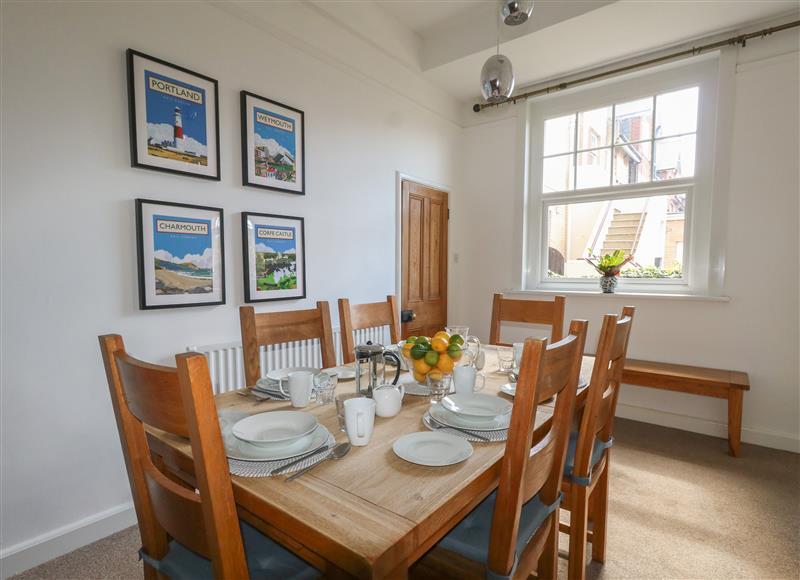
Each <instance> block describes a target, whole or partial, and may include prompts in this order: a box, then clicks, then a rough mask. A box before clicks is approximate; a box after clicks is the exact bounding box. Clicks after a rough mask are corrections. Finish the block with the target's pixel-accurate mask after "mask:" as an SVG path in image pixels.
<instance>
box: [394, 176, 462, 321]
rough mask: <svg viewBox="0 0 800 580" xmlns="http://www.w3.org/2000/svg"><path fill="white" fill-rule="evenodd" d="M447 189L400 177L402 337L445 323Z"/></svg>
mask: <svg viewBox="0 0 800 580" xmlns="http://www.w3.org/2000/svg"><path fill="white" fill-rule="evenodd" d="M449 217H450V210H449V209H448V206H447V192H446V191H440V190H438V189H433V188H431V187H427V186H424V185H420V184H419V183H414V182H413V181H403V230H402V236H403V251H402V276H403V295H402V301H401V310H402V311H403V316H402V317H401V320H402V321H403V323H402V329H401V330H402V334H403V337H407V336H412V335H414V336H417V335H427V336H433V334H435V333H436V332H437V331H439V330H443V329H444V327H445V324H447V222H448V219H449Z"/></svg>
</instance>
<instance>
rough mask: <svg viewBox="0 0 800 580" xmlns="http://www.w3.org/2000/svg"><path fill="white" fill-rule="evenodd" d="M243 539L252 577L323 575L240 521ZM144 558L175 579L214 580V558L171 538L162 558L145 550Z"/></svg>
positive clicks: (285, 578) (299, 579) (298, 578)
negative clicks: (156, 558)
mask: <svg viewBox="0 0 800 580" xmlns="http://www.w3.org/2000/svg"><path fill="white" fill-rule="evenodd" d="M240 527H241V530H242V541H243V542H244V552H245V557H246V558H247V567H248V569H249V571H250V578H263V579H265V580H266V579H275V578H280V579H281V580H289V579H295V580H306V579H311V578H319V577H320V576H321V574H320V573H319V572H318V571H317V570H316V569H315V568H313V567H311V566H309V565H308V564H306V563H305V562H304V561H303V560H301V559H300V558H298V557H297V556H295V555H294V554H292V553H291V552H289V551H288V550H286V549H284V548H283V547H282V546H280V545H279V544H277V543H275V542H274V541H272V540H271V539H270V538H268V537H267V536H265V535H264V534H262V533H261V532H259V531H258V530H257V529H255V528H254V527H253V526H251V525H249V524H246V523H244V522H240ZM142 557H143V558H144V560H145V561H146V562H147V563H149V564H150V565H151V566H153V567H154V568H155V569H156V570H158V571H159V572H161V573H162V574H164V575H166V576H168V577H169V578H170V579H172V580H205V579H208V580H213V578H214V574H213V571H212V569H211V560H208V559H207V558H204V557H202V556H200V555H199V554H197V553H196V552H193V551H192V550H190V549H188V548H187V547H186V546H184V545H183V544H181V543H180V542H176V541H175V540H172V541H171V542H170V543H169V552H167V555H166V556H164V557H163V558H162V559H161V560H155V559H154V558H151V557H149V556H147V555H146V554H144V553H142Z"/></svg>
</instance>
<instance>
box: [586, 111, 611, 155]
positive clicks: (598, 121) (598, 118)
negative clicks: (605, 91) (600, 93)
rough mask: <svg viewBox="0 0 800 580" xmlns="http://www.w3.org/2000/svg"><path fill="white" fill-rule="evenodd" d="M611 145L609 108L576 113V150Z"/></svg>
mask: <svg viewBox="0 0 800 580" xmlns="http://www.w3.org/2000/svg"><path fill="white" fill-rule="evenodd" d="M610 144H611V107H603V108H602V109H594V110H593V111H584V112H583V113H578V149H579V150H580V149H592V148H594V147H605V146H606V145H610Z"/></svg>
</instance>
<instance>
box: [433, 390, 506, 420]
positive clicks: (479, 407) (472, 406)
mask: <svg viewBox="0 0 800 580" xmlns="http://www.w3.org/2000/svg"><path fill="white" fill-rule="evenodd" d="M442 407H444V408H445V409H447V410H448V411H450V412H451V413H455V414H456V415H459V416H466V417H488V418H491V417H497V416H499V415H507V414H509V413H511V403H509V402H508V401H506V400H505V399H501V398H500V397H495V396H494V395H484V394H481V393H473V394H469V393H464V394H455V395H448V396H446V397H445V398H444V399H442Z"/></svg>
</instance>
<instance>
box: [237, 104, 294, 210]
mask: <svg viewBox="0 0 800 580" xmlns="http://www.w3.org/2000/svg"><path fill="white" fill-rule="evenodd" d="M241 97H242V103H241V106H242V156H243V159H242V180H243V183H244V184H245V185H253V186H256V187H264V188H266V189H274V190H277V191H285V192H289V193H298V194H301V195H303V194H305V169H304V168H305V152H304V130H305V129H304V114H303V112H302V111H300V110H298V109H293V108H292V107H289V106H287V105H282V104H280V103H276V102H274V101H271V100H269V99H266V98H264V97H259V96H257V95H253V94H251V93H248V92H246V91H242V93H241Z"/></svg>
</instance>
